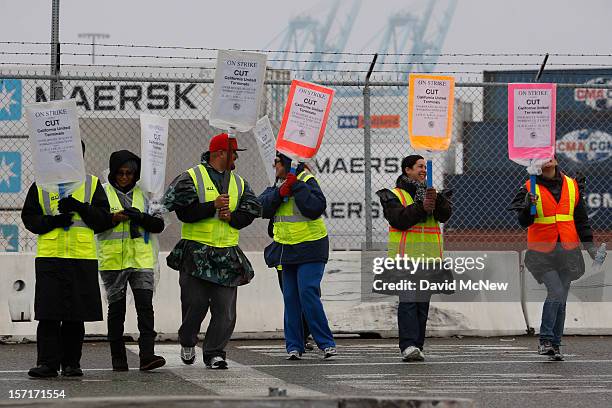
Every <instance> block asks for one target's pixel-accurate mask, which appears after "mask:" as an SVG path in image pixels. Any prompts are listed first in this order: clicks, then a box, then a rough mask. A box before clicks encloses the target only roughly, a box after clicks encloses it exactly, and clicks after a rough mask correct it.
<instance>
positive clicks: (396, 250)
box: [387, 188, 443, 258]
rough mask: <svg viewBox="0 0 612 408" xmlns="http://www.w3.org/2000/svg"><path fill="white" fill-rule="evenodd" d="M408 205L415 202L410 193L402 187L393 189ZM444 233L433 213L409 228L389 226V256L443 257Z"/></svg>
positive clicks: (402, 201) (405, 204) (404, 204)
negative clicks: (401, 228) (402, 228)
mask: <svg viewBox="0 0 612 408" xmlns="http://www.w3.org/2000/svg"><path fill="white" fill-rule="evenodd" d="M391 191H392V192H393V194H395V195H396V196H397V198H399V200H400V201H401V203H402V205H403V206H404V207H407V206H409V205H411V204H413V203H414V200H413V199H412V197H411V196H410V194H409V193H408V192H407V191H405V190H402V189H400V188H394V189H393V190H391ZM442 244H443V240H442V233H441V231H440V224H439V223H438V222H437V221H436V220H435V219H434V217H433V215H428V216H427V219H426V220H425V222H421V223H418V224H416V225H413V226H412V227H410V228H408V229H407V230H398V229H395V228H393V227H391V226H389V240H388V245H387V251H388V256H389V257H391V258H394V257H395V256H396V255H399V256H400V257H404V256H407V257H414V258H418V257H424V258H442Z"/></svg>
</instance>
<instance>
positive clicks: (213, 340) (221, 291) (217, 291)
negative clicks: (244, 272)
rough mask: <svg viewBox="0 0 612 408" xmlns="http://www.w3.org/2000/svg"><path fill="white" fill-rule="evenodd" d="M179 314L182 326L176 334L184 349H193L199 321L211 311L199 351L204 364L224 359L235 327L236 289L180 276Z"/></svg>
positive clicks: (198, 329) (196, 338) (182, 274)
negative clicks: (216, 358) (217, 358)
mask: <svg viewBox="0 0 612 408" xmlns="http://www.w3.org/2000/svg"><path fill="white" fill-rule="evenodd" d="M179 285H180V286H181V314H182V317H183V322H182V324H181V327H180V328H179V330H178V335H179V341H180V343H181V346H183V347H195V345H196V344H197V343H198V333H199V332H200V326H201V325H202V321H203V320H204V318H205V317H206V313H208V309H209V308H210V314H211V316H210V324H209V325H208V328H207V329H206V335H205V336H204V342H203V343H202V351H203V357H204V363H208V362H209V361H210V360H211V359H212V358H213V357H223V358H225V346H227V343H229V341H230V338H231V337H232V333H233V332H234V327H235V326H236V296H237V295H238V288H237V287H230V286H222V285H218V284H216V283H213V282H209V281H206V280H204V279H200V278H196V277H194V276H191V275H190V274H189V273H186V272H181V274H180V277H179Z"/></svg>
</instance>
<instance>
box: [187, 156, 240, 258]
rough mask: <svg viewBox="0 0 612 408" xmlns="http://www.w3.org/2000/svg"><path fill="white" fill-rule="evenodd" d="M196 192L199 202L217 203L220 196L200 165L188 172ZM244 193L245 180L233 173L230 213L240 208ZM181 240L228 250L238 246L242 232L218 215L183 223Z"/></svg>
mask: <svg viewBox="0 0 612 408" xmlns="http://www.w3.org/2000/svg"><path fill="white" fill-rule="evenodd" d="M187 172H188V173H189V175H190V176H191V179H192V180H193V184H194V185H195V188H196V192H197V193H198V201H199V202H200V203H207V202H210V201H215V199H216V198H217V197H218V196H219V191H218V190H217V187H215V184H214V183H213V181H212V179H211V178H210V175H209V174H208V170H206V167H205V166H203V165H202V164H199V165H197V166H195V167H192V168H191V169H189V170H187ZM243 191H244V180H243V179H242V177H240V176H239V175H237V174H234V172H231V177H230V184H229V193H228V194H229V198H230V205H229V207H230V211H234V210H235V209H236V207H237V206H238V202H239V201H240V197H242V192H243ZM181 238H183V239H188V240H191V241H196V242H199V243H201V244H205V245H208V246H212V247H217V248H227V247H232V246H236V245H238V240H239V238H240V231H238V230H237V229H236V228H234V227H232V226H230V225H229V223H228V222H225V221H221V220H220V219H219V218H218V216H217V215H215V216H214V217H210V218H205V219H203V220H200V221H197V222H191V223H183V227H182V229H181Z"/></svg>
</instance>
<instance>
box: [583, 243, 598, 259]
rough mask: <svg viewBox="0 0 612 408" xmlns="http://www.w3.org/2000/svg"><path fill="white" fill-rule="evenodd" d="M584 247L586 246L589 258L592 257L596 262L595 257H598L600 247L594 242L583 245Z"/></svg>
mask: <svg viewBox="0 0 612 408" xmlns="http://www.w3.org/2000/svg"><path fill="white" fill-rule="evenodd" d="M583 245H584V246H586V248H585V249H586V251H587V253H588V254H589V256H590V257H591V260H593V261H594V260H595V257H596V256H597V249H598V245H595V243H594V242H589V243H586V242H585V243H583Z"/></svg>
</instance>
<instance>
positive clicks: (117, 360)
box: [112, 357, 130, 371]
mask: <svg viewBox="0 0 612 408" xmlns="http://www.w3.org/2000/svg"><path fill="white" fill-rule="evenodd" d="M112 364H113V371H129V370H130V369H129V367H128V362H127V358H126V357H113V358H112Z"/></svg>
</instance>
